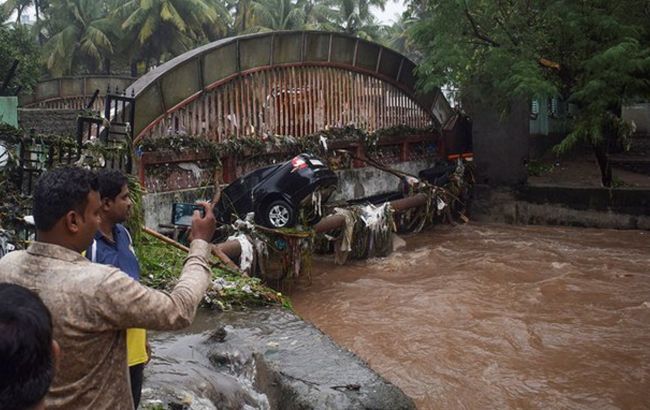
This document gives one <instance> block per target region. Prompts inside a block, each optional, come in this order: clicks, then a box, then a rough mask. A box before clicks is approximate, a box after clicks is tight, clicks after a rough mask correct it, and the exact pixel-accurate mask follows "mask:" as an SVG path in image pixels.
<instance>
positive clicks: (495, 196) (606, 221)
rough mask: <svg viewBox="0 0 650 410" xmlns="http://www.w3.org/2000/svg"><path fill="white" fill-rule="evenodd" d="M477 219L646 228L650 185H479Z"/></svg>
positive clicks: (475, 204) (474, 217)
mask: <svg viewBox="0 0 650 410" xmlns="http://www.w3.org/2000/svg"><path fill="white" fill-rule="evenodd" d="M471 219H472V220H474V221H477V222H484V223H485V222H488V223H489V222H491V223H508V224H516V225H560V226H576V227H587V228H603V229H644V230H650V188H615V189H606V188H597V187H578V186H574V187H567V186H553V185H524V186H521V187H511V188H508V187H499V188H493V187H488V186H485V185H477V186H475V188H474V197H473V200H472V206H471Z"/></svg>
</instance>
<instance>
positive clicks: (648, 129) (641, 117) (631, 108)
mask: <svg viewBox="0 0 650 410" xmlns="http://www.w3.org/2000/svg"><path fill="white" fill-rule="evenodd" d="M622 116H623V119H624V120H627V121H634V123H635V124H636V132H637V134H640V135H650V103H639V104H631V105H627V106H624V107H623V113H622Z"/></svg>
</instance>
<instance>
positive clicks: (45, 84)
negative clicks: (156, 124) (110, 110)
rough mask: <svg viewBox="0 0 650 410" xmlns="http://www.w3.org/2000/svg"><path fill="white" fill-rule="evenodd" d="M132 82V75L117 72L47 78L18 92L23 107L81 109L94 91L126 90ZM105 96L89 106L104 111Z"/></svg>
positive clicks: (133, 79) (99, 97)
mask: <svg viewBox="0 0 650 410" xmlns="http://www.w3.org/2000/svg"><path fill="white" fill-rule="evenodd" d="M134 81H135V78H133V77H126V76H117V75H84V76H75V77H57V78H50V79H46V80H42V81H39V82H38V83H37V84H36V86H35V87H34V90H33V91H32V93H31V94H23V95H21V96H20V97H19V101H20V106H21V107H23V108H45V109H70V110H82V109H84V108H86V104H87V103H88V100H89V98H90V97H91V96H92V95H93V93H94V92H95V90H100V91H101V92H104V91H106V90H109V89H115V90H118V89H119V90H125V89H126V88H127V87H128V86H129V85H131V84H132V83H133V82H134ZM104 98H105V97H103V96H101V95H99V96H98V97H97V99H96V100H95V103H94V104H93V107H91V108H92V109H93V110H95V111H103V110H104Z"/></svg>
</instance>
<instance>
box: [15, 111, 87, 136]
mask: <svg viewBox="0 0 650 410" xmlns="http://www.w3.org/2000/svg"><path fill="white" fill-rule="evenodd" d="M78 116H79V111H78V110H49V109H41V108H20V109H19V110H18V124H19V125H20V127H21V128H22V129H24V130H25V131H29V130H31V129H34V130H36V133H37V134H56V135H75V134H76V132H77V117H78Z"/></svg>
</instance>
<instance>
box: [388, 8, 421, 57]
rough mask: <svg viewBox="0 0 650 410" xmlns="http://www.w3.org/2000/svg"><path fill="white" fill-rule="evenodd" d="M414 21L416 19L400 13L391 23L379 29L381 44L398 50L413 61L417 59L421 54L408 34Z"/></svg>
mask: <svg viewBox="0 0 650 410" xmlns="http://www.w3.org/2000/svg"><path fill="white" fill-rule="evenodd" d="M415 21H416V19H414V18H412V17H410V16H408V15H402V16H401V17H400V18H399V20H397V21H396V22H395V23H393V25H391V26H385V27H384V28H383V29H382V30H381V31H382V35H381V42H382V44H384V45H385V46H387V47H390V48H392V49H393V50H396V51H399V52H400V53H401V54H403V55H405V56H407V57H408V58H410V59H411V60H413V61H419V59H420V58H421V56H420V54H419V53H418V51H417V49H416V47H415V45H414V44H413V39H412V38H411V35H410V30H411V27H412V26H413V23H414V22H415Z"/></svg>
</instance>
